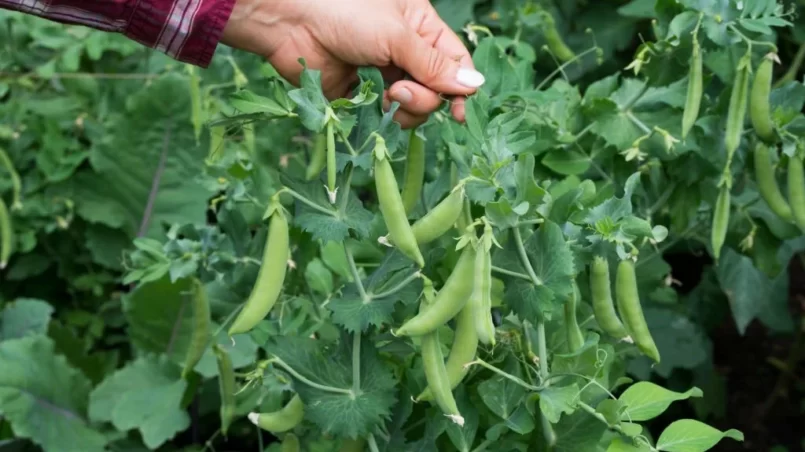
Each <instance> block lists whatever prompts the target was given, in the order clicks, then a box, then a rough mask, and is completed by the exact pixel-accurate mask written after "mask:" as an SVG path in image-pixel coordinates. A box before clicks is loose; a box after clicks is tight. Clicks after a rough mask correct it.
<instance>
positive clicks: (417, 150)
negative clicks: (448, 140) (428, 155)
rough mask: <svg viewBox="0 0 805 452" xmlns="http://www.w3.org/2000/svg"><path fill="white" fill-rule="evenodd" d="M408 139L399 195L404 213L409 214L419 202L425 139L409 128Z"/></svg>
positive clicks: (423, 167) (423, 166)
mask: <svg viewBox="0 0 805 452" xmlns="http://www.w3.org/2000/svg"><path fill="white" fill-rule="evenodd" d="M408 140H409V141H408V159H407V160H406V164H405V183H404V184H403V189H402V194H401V195H400V196H401V197H402V201H403V207H404V208H405V213H407V214H410V213H411V211H412V210H414V208H415V207H416V205H417V203H418V202H419V197H420V195H421V194H422V184H423V183H424V181H425V141H424V140H422V138H420V137H419V135H417V134H416V129H411V134H410V135H409V138H408Z"/></svg>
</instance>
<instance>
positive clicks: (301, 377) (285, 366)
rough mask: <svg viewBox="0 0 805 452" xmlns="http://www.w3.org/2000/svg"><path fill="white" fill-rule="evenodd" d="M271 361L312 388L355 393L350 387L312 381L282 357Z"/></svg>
mask: <svg viewBox="0 0 805 452" xmlns="http://www.w3.org/2000/svg"><path fill="white" fill-rule="evenodd" d="M271 362H273V363H275V364H277V365H279V366H280V367H282V368H283V369H284V370H285V371H286V372H288V373H289V374H291V375H293V377H294V378H296V379H297V380H299V381H301V382H302V383H304V384H306V385H308V386H310V387H311V388H316V389H318V390H320V391H325V392H332V393H335V394H344V395H348V396H352V395H353V393H352V391H350V390H349V389H344V388H336V387H333V386H327V385H323V384H319V383H316V382H315V381H311V380H310V379H308V378H307V377H305V376H304V375H302V374H300V373H299V372H297V371H295V370H294V369H293V368H292V367H291V366H289V365H288V364H285V361H283V360H282V359H280V358H279V357H277V356H274V357H272V358H271Z"/></svg>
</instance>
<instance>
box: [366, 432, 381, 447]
mask: <svg viewBox="0 0 805 452" xmlns="http://www.w3.org/2000/svg"><path fill="white" fill-rule="evenodd" d="M366 442H367V443H369V450H370V451H372V452H380V449H378V448H377V441H375V435H372V434H371V433H370V434H369V436H367V437H366Z"/></svg>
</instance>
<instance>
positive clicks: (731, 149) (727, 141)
mask: <svg viewBox="0 0 805 452" xmlns="http://www.w3.org/2000/svg"><path fill="white" fill-rule="evenodd" d="M751 63H752V60H751V59H750V58H749V57H748V56H744V57H742V58H741V60H740V61H739V62H738V67H737V68H736V70H735V80H734V81H733V84H732V92H731V93H730V105H729V110H727V130H726V132H725V136H724V145H725V147H726V148H727V155H728V156H729V158H730V159H732V154H734V153H735V150H737V149H738V145H739V144H741V135H742V134H743V131H744V120H745V119H746V107H747V101H748V96H747V94H748V92H749V70H750V66H751Z"/></svg>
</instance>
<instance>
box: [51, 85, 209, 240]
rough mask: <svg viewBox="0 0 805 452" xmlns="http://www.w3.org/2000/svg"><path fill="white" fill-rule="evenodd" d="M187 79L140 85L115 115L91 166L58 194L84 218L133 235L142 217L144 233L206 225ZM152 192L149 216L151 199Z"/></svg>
mask: <svg viewBox="0 0 805 452" xmlns="http://www.w3.org/2000/svg"><path fill="white" fill-rule="evenodd" d="M186 86H187V79H186V77H183V76H180V75H178V74H175V73H172V74H168V75H165V76H162V77H160V78H158V79H156V80H154V81H153V82H152V83H149V84H144V85H143V88H142V89H141V90H140V91H138V92H135V93H134V94H133V96H132V97H130V98H129V100H128V102H127V106H128V107H127V108H126V110H124V111H122V112H120V113H118V114H116V115H115V116H113V119H112V120H110V123H109V124H110V125H109V127H108V128H107V129H106V130H105V135H104V138H103V140H100V141H96V142H95V143H94V145H93V147H92V150H91V156H90V161H91V163H92V167H93V169H94V171H90V170H83V171H81V172H79V173H78V174H76V175H75V177H73V178H71V179H70V180H68V181H66V182H65V185H66V186H65V189H66V190H67V192H66V193H65V194H64V196H70V197H72V198H73V199H74V201H75V205H76V211H77V213H78V214H79V215H80V216H81V217H83V218H84V219H86V220H88V221H90V222H95V223H101V224H104V225H106V226H109V227H111V228H116V229H122V230H123V231H125V232H126V233H127V234H128V236H129V237H131V238H133V237H134V236H135V235H137V232H138V230H139V228H140V227H141V223H142V219H143V217H144V216H146V213H147V216H148V218H149V223H148V229H147V230H146V231H145V232H146V235H148V236H153V235H156V234H160V233H161V232H162V224H163V223H167V224H171V223H175V222H179V223H188V222H192V223H197V224H203V223H204V222H205V219H206V217H205V212H206V208H207V199H208V198H209V197H210V196H211V195H212V192H210V191H208V190H207V189H205V188H204V187H203V186H202V185H201V184H200V183H199V182H198V176H199V174H201V173H202V165H203V162H204V156H205V154H206V149H204V148H203V147H202V146H198V145H196V140H195V135H194V132H193V127H192V125H191V123H190V111H191V108H190V99H189V93H188V90H187V89H186ZM153 187H157V192H156V193H155V195H156V196H155V198H154V199H153V205H151V206H150V211H149V212H146V208H147V207H149V195H151V191H152V189H153Z"/></svg>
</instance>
